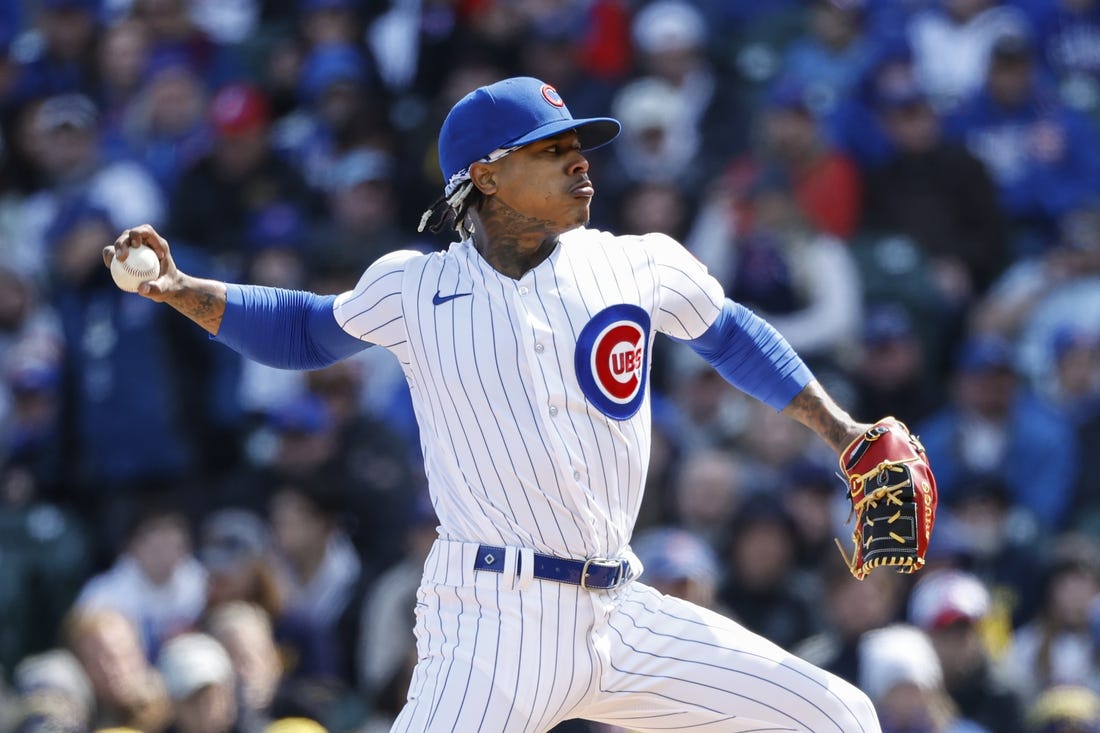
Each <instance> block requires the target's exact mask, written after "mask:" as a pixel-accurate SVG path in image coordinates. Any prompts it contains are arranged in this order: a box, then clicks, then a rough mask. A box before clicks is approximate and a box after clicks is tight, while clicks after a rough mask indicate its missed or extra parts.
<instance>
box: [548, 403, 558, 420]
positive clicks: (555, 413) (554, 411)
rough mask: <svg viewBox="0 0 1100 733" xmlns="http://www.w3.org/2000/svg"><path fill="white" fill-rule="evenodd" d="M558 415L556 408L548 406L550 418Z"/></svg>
mask: <svg viewBox="0 0 1100 733" xmlns="http://www.w3.org/2000/svg"><path fill="white" fill-rule="evenodd" d="M557 414H558V408H556V407H554V406H553V405H550V417H555V416H557Z"/></svg>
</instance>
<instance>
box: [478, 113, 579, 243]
mask: <svg viewBox="0 0 1100 733" xmlns="http://www.w3.org/2000/svg"><path fill="white" fill-rule="evenodd" d="M494 166H495V171H494V175H495V182H496V185H497V190H496V192H495V194H494V195H495V196H496V197H498V200H499V203H501V204H504V205H506V206H508V207H510V208H512V209H514V210H516V211H517V212H519V213H520V214H522V215H524V217H525V218H526V219H528V220H537V221H540V222H543V223H544V225H545V226H546V227H547V229H550V230H555V231H557V232H561V231H568V230H569V229H573V228H576V227H578V226H581V225H583V224H587V223H588V217H589V207H590V205H591V203H592V197H593V196H594V195H595V193H596V191H595V188H593V186H592V183H591V181H589V179H588V160H587V159H586V158H585V157H584V156H583V155H582V154H581V144H580V140H579V138H578V137H577V134H576V133H575V132H567V133H563V134H561V135H558V136H556V137H551V138H547V139H545V140H538V141H536V142H533V143H531V144H530V145H525V146H524V147H522V148H520V149H519V150H517V151H515V152H514V153H512V154H511V155H508V156H506V157H505V158H502V159H501V160H499V161H497V162H496V163H495V164H494Z"/></svg>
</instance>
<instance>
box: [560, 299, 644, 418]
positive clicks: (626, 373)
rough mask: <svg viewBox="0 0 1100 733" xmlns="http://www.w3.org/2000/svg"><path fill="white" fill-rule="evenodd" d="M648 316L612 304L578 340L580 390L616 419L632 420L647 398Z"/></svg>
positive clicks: (633, 308)
mask: <svg viewBox="0 0 1100 733" xmlns="http://www.w3.org/2000/svg"><path fill="white" fill-rule="evenodd" d="M648 365H649V314H648V313H646V312H645V311H644V310H642V309H641V308H639V307H638V306H636V305H625V304H623V305H613V306H610V307H608V308H605V309H603V310H602V311H600V312H599V313H597V314H596V315H595V316H593V317H592V320H590V321H589V322H588V323H587V324H586V325H585V327H584V328H583V329H581V333H580V335H579V336H578V337H577V350H576V352H575V355H574V368H575V369H576V372H577V381H578V382H579V383H580V386H581V391H582V392H584V396H585V397H587V398H588V401H589V402H591V403H592V404H593V405H595V407H596V409H598V410H599V411H600V412H602V413H603V414H604V415H607V416H608V417H610V418H613V419H615V420H626V419H627V418H630V417H633V416H634V414H635V413H636V412H638V409H639V408H640V407H641V406H642V400H644V399H645V386H646V375H647V373H648V371H649V370H648Z"/></svg>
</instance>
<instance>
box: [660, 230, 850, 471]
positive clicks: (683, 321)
mask: <svg viewBox="0 0 1100 733" xmlns="http://www.w3.org/2000/svg"><path fill="white" fill-rule="evenodd" d="M645 242H646V246H647V249H648V251H649V253H650V256H651V257H652V262H653V266H654V267H655V269H656V271H657V276H658V280H659V282H660V287H659V293H658V302H657V307H656V311H657V312H656V313H655V314H654V323H655V326H656V328H657V329H658V330H659V331H662V332H663V333H665V334H667V335H669V336H671V337H672V338H674V339H676V340H679V341H682V342H684V343H686V344H687V345H688V346H690V347H691V348H692V349H693V350H694V351H695V352H696V353H697V354H699V355H700V356H701V357H703V359H705V360H706V361H707V362H708V363H709V364H710V365H711V366H712V367H714V369H715V370H716V371H717V372H718V373H719V374H721V375H722V377H723V378H725V380H726V381H727V382H729V383H730V384H732V385H733V386H734V387H737V388H738V389H739V390H741V391H742V392H744V393H746V394H748V395H750V396H752V397H755V398H756V399H758V400H760V401H761V402H764V403H766V404H768V405H770V406H772V407H773V408H775V410H776V411H779V412H782V413H783V414H785V415H788V416H790V417H792V418H794V419H795V420H797V421H798V422H800V423H802V424H803V425H805V426H806V427H808V428H810V429H811V430H813V431H814V432H815V433H817V434H818V435H819V436H821V438H822V440H824V441H825V442H826V443H828V444H829V445H830V446H831V447H832V448H833V449H834V450H835V451H836V452H837V453H840V452H841V451H842V450H843V449H844V447H845V446H846V445H848V443H849V442H851V440H853V439H854V438H856V437H857V436H858V435H860V434H861V433H862V432H863V431H864V430H865V429H866V428H867V427H868V426H867V425H865V424H863V423H859V422H856V421H855V420H853V419H852V417H851V416H850V415H848V413H847V412H845V411H844V410H843V409H841V408H840V407H839V406H838V405H837V404H836V402H834V401H833V400H832V398H830V397H829V395H828V394H826V392H825V389H824V388H823V387H822V386H821V384H820V383H819V382H817V380H815V379H814V376H813V373H812V372H811V371H810V369H809V367H807V366H806V364H805V362H803V361H802V358H801V357H800V356H799V355H798V354H797V353H796V352H795V350H794V349H793V348H792V347H791V345H790V344H789V343H788V342H787V340H786V339H785V338H783V336H782V335H781V334H780V333H779V332H778V331H777V330H776V329H775V328H774V327H773V326H772V325H771V324H769V323H768V322H767V321H765V320H764V319H763V318H761V317H760V316H758V315H756V314H755V313H753V312H752V311H751V310H749V309H748V308H746V307H745V306H743V305H741V304H740V303H735V302H734V301H732V300H730V299H729V298H726V297H725V294H724V293H723V290H722V286H721V284H720V283H719V282H718V281H717V280H716V279H715V278H714V277H713V276H712V275H710V273H708V272H707V268H706V266H704V265H703V264H702V263H701V262H699V261H698V260H697V259H696V258H695V257H693V256H692V255H691V254H690V253H689V252H688V251H687V250H686V249H685V248H684V247H683V245H681V244H680V243H679V242H676V241H675V240H673V239H672V238H670V237H666V236H663V235H651V236H649V237H647V238H646V240H645Z"/></svg>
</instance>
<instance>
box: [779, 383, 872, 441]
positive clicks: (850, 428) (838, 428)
mask: <svg viewBox="0 0 1100 733" xmlns="http://www.w3.org/2000/svg"><path fill="white" fill-rule="evenodd" d="M783 414H785V415H787V416H789V417H792V418H794V419H795V420H797V421H798V422H800V423H802V424H803V425H805V426H806V427H808V428H810V429H811V430H813V431H814V432H815V433H817V434H818V435H819V436H821V439H822V440H824V441H825V442H826V443H828V444H829V447H831V448H832V449H833V450H834V451H836V452H837V453H840V452H841V451H842V450H844V448H845V447H847V445H848V443H850V442H851V441H852V440H854V439H855V438H856V437H857V436H858V435H859V434H860V433H862V432H863V431H864V430H866V429H867V426H866V425H864V424H862V423H858V422H856V421H855V420H853V419H852V417H851V415H849V414H848V413H847V412H845V411H844V410H843V409H841V407H840V406H839V405H837V404H836V403H835V402H833V399H832V398H831V397H829V395H828V394H826V393H825V390H824V388H823V387H822V386H821V384H820V383H819V382H817V381H816V380H815V381H813V382H810V383H809V384H807V385H806V387H805V388H804V389H803V390H802V391H801V392H799V393H798V395H797V396H796V397H795V398H794V399H793V400H791V403H790V404H789V405H787V406H786V407H785V408H784V409H783Z"/></svg>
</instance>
